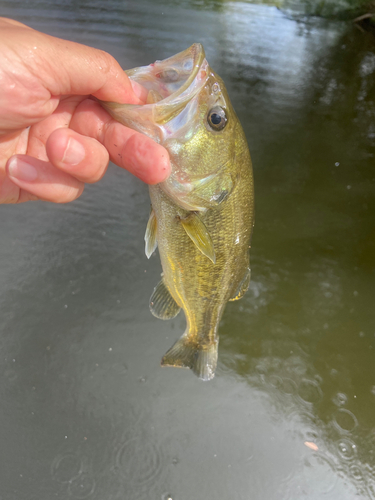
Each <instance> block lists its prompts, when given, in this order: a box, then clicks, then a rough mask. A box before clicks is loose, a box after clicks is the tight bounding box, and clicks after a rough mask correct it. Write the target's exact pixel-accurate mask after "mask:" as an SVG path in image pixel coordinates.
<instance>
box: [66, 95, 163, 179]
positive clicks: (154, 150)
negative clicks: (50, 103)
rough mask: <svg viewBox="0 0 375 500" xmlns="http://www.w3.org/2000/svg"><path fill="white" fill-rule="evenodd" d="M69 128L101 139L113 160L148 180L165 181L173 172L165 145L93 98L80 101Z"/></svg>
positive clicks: (140, 177)
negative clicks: (127, 124)
mask: <svg viewBox="0 0 375 500" xmlns="http://www.w3.org/2000/svg"><path fill="white" fill-rule="evenodd" d="M70 128H72V129H73V130H75V131H76V132H78V133H80V134H82V135H87V136H89V137H93V138H94V139H96V140H98V141H99V142H101V143H102V144H103V145H104V146H105V147H106V149H107V151H108V152H109V155H110V159H111V161H113V163H116V165H118V166H119V167H122V168H125V169H126V170H128V171H129V172H131V173H132V174H133V175H135V176H136V177H138V178H139V179H141V180H142V181H144V182H146V183H147V184H158V183H159V182H163V181H164V180H166V179H167V177H168V176H169V174H170V171H171V167H170V161H169V155H168V152H167V150H166V149H165V148H164V147H163V146H161V145H160V144H157V143H156V142H155V141H153V140H152V139H150V138H149V137H147V136H146V135H143V134H141V133H140V132H136V131H135V130H132V129H129V128H128V127H125V126H124V125H122V124H121V123H119V122H117V121H116V120H114V119H113V118H112V117H111V116H110V115H109V114H108V113H107V112H106V111H105V110H104V109H103V108H102V107H101V106H100V104H99V103H97V102H94V101H93V100H91V99H85V100H84V101H82V102H81V103H80V104H79V106H78V107H77V109H76V110H75V113H74V115H73V117H72V120H71V122H70Z"/></svg>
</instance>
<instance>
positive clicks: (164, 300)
mask: <svg viewBox="0 0 375 500" xmlns="http://www.w3.org/2000/svg"><path fill="white" fill-rule="evenodd" d="M150 311H151V312H152V314H153V315H154V316H156V317H157V318H159V319H172V318H174V317H175V316H177V314H178V313H179V311H180V306H179V305H178V304H177V303H176V301H175V300H174V298H173V297H172V295H171V294H170V292H169V290H168V288H167V287H166V286H165V283H164V281H163V280H161V281H159V283H158V284H157V285H156V287H155V288H154V291H153V292H152V295H151V298H150Z"/></svg>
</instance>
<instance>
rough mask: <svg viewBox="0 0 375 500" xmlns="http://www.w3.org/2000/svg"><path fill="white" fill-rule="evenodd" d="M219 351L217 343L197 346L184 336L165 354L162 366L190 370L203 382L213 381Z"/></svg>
mask: <svg viewBox="0 0 375 500" xmlns="http://www.w3.org/2000/svg"><path fill="white" fill-rule="evenodd" d="M217 350H218V342H217V341H216V342H212V343H211V344H208V345H197V344H196V343H195V342H193V341H191V339H189V337H188V336H187V335H186V334H184V335H183V336H182V337H181V338H180V339H179V340H177V342H176V343H175V344H174V345H173V346H172V347H171V348H170V349H169V351H167V352H166V353H165V354H164V356H163V359H162V360H161V365H162V366H175V367H178V368H190V369H191V370H192V371H193V372H194V373H195V375H197V377H199V378H200V379H201V380H211V379H213V378H214V376H215V370H216V365H217Z"/></svg>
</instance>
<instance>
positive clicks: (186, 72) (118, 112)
mask: <svg viewBox="0 0 375 500" xmlns="http://www.w3.org/2000/svg"><path fill="white" fill-rule="evenodd" d="M209 71H210V70H209V66H208V63H207V60H206V57H205V53H204V49H203V46H202V45H201V44H200V43H194V44H193V45H192V46H191V47H189V48H188V49H186V50H184V51H183V52H180V53H178V54H176V55H174V56H172V57H169V58H168V59H164V60H162V61H156V62H154V63H152V64H150V65H149V66H141V67H139V68H134V69H130V70H128V71H126V74H127V75H128V76H129V78H131V79H132V80H134V81H136V82H137V83H139V84H140V85H142V86H143V87H144V88H145V89H146V90H148V97H147V102H146V104H142V105H138V104H118V103H114V102H103V101H100V103H101V105H102V106H103V107H104V108H105V109H106V110H107V111H108V112H109V113H110V114H111V115H112V116H113V118H115V119H116V120H117V121H119V122H121V123H123V124H124V125H126V126H129V127H130V128H133V129H134V130H138V131H139V132H142V133H144V134H146V135H148V136H149V137H151V138H153V139H154V140H155V141H157V142H162V141H163V139H164V138H165V135H167V136H168V135H170V133H171V131H167V130H162V127H163V126H165V125H166V124H167V123H168V122H169V121H171V120H173V118H175V117H176V116H178V115H179V114H180V113H181V112H182V111H183V110H184V108H185V107H186V105H187V104H188V103H189V102H191V101H192V100H193V99H194V97H195V96H197V95H198V94H199V92H200V91H201V90H202V88H203V87H204V86H205V85H206V82H207V79H208V77H209Z"/></svg>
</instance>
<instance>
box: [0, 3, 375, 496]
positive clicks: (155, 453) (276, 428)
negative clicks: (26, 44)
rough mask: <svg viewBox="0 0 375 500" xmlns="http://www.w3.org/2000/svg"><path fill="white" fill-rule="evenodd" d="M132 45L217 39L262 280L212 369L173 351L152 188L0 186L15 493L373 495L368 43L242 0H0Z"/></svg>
mask: <svg viewBox="0 0 375 500" xmlns="http://www.w3.org/2000/svg"><path fill="white" fill-rule="evenodd" d="M0 6H1V15H3V16H9V17H13V18H16V19H18V20H20V21H23V22H26V23H27V24H29V25H31V26H33V27H35V28H37V29H40V30H42V31H45V32H48V33H50V34H54V35H56V36H61V37H65V38H69V39H71V40H75V41H78V42H82V43H87V44H90V45H93V46H96V47H100V48H103V49H105V50H107V51H109V52H110V53H112V54H113V55H114V56H115V57H116V58H117V59H118V60H119V61H120V62H121V64H122V65H123V66H124V67H132V66H136V65H140V64H148V63H149V62H151V61H153V60H155V59H161V58H164V57H167V56H169V55H171V54H174V53H176V52H178V51H179V50H182V49H184V48H186V47H188V46H189V45H190V44H191V43H193V42H196V41H200V42H202V43H203V44H204V46H205V49H206V53H207V58H208V59H209V61H210V64H211V65H212V67H213V68H214V69H215V71H217V72H218V73H219V74H220V75H221V76H222V77H223V78H224V80H225V82H226V84H227V87H228V90H229V93H230V95H231V97H232V100H233V103H234V106H235V108H236V109H237V111H238V114H239V117H240V119H241V121H242V124H243V126H244V129H245V131H246V134H247V137H248V140H249V144H250V149H251V152H252V157H253V162H254V171H255V182H256V214H257V215H256V227H255V231H254V238H253V248H252V278H253V281H252V284H251V287H250V291H249V292H248V294H247V295H246V296H245V298H244V299H242V300H241V301H238V302H235V303H230V304H229V305H228V307H227V309H226V312H225V315H224V317H223V320H222V324H221V327H220V335H221V341H220V355H219V357H220V362H219V368H218V372H217V377H216V378H215V379H214V380H213V381H212V382H209V383H202V382H201V381H199V380H198V379H197V378H195V377H194V376H193V375H192V374H191V373H190V372H189V371H184V370H176V369H162V368H160V366H159V362H160V358H161V356H162V355H163V354H164V352H165V351H166V350H167V349H168V348H169V347H170V345H171V344H172V343H173V341H174V340H175V339H177V338H178V337H179V336H180V334H181V333H182V332H183V329H184V320H183V317H180V316H179V317H177V318H176V319H175V320H173V321H171V322H162V321H159V320H157V319H155V318H154V317H153V316H152V315H151V314H150V313H149V310H148V298H149V296H150V293H151V291H152V289H153V287H154V286H155V284H156V283H157V282H158V279H159V274H160V264H159V259H158V257H157V256H156V257H153V258H152V259H151V260H150V261H147V259H146V257H145V256H144V252H143V235H144V229H145V225H146V221H147V217H148V211H149V198H148V191H147V188H146V187H145V186H144V185H143V184H142V183H141V182H140V181H138V180H137V179H135V178H133V177H131V176H130V175H128V174H127V173H124V172H123V171H120V169H118V168H116V167H112V168H110V170H109V172H108V174H107V175H106V176H105V178H104V179H103V180H102V181H101V182H100V183H99V184H97V185H94V186H88V187H87V189H86V191H85V193H84V195H83V196H82V197H81V198H80V199H79V200H77V201H76V202H74V203H72V204H69V205H66V206H54V205H48V204H43V203H29V204H27V205H22V206H2V207H0V214H1V219H0V234H1V241H0V262H1V266H0V313H1V322H0V353H1V355H0V374H1V378H0V443H1V452H0V499H1V500H51V499H53V498H56V499H61V500H65V499H85V498H88V499H92V500H94V499H95V500H161V499H168V498H172V499H173V500H192V499H194V500H214V499H215V500H228V499H235V500H296V499H301V498H306V499H308V500H321V499H329V500H333V499H334V500H336V499H340V500H349V499H353V498H358V499H375V307H374V297H375V283H374V278H375V273H374V269H375V219H374V215H375V168H374V152H375V95H374V75H375V50H374V49H375V45H374V39H373V38H371V36H370V35H367V34H363V33H361V32H360V31H359V30H356V29H355V28H352V27H351V26H348V25H346V24H343V23H340V22H336V23H335V22H327V21H322V20H319V19H314V20H311V21H309V22H307V23H301V22H298V21H296V20H293V19H290V18H288V17H287V16H285V15H284V14H283V13H282V12H280V11H279V10H277V9H276V8H275V7H271V6H267V5H262V6H259V5H252V4H249V3H243V2H240V1H235V2H219V1H215V0H211V1H209V0H207V1H199V0H196V1H193V0H192V1H188V0H185V1H177V0H175V1H173V0H170V1H166V0H164V1H163V2H154V1H152V0H148V1H128V2H125V1H116V0H110V1H107V2H103V1H101V2H99V1H90V2H89V1H80V2H77V1H71V2H69V1H58V2H49V1H45V2H33V3H28V2H21V1H18V0H13V1H12V2H11V1H9V2H4V1H1V2H0Z"/></svg>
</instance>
